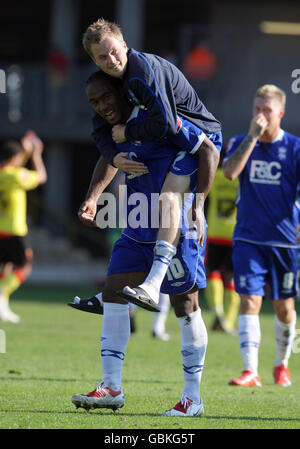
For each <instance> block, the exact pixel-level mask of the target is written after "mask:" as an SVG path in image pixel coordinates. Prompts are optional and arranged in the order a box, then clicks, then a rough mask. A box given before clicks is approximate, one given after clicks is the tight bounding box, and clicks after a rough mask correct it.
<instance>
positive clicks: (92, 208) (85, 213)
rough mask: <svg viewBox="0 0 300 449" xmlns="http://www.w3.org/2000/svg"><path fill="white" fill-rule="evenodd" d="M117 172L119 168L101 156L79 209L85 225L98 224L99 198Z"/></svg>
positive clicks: (92, 225)
mask: <svg viewBox="0 0 300 449" xmlns="http://www.w3.org/2000/svg"><path fill="white" fill-rule="evenodd" d="M117 172H118V169H117V168H116V167H113V166H112V165H110V164H108V163H107V162H106V160H105V159H104V158H103V157H102V156H100V158H99V159H98V161H97V164H96V166H95V168H94V171H93V175H92V179H91V182H90V185H89V189H88V191H87V194H86V198H85V201H84V202H83V203H82V204H81V206H80V208H79V211H78V217H79V219H80V220H81V221H82V223H84V224H85V225H87V226H91V227H96V226H97V223H96V221H95V216H96V212H97V201H98V198H99V196H100V195H101V194H102V193H103V191H104V190H105V189H106V187H107V186H108V185H109V184H110V182H111V181H112V180H113V178H114V177H115V175H116V174H117Z"/></svg>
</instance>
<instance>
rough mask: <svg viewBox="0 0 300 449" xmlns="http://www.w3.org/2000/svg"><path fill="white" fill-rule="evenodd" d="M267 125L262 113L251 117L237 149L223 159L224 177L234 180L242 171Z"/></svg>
mask: <svg viewBox="0 0 300 449" xmlns="http://www.w3.org/2000/svg"><path fill="white" fill-rule="evenodd" d="M267 125H268V122H267V120H266V118H265V116H264V115H263V114H258V115H257V116H255V117H253V119H252V120H251V122H250V128H249V133H248V134H247V136H246V137H245V138H244V139H243V140H242V142H241V143H240V144H239V146H238V147H237V149H236V150H235V151H234V152H233V153H232V154H231V155H230V156H229V157H228V158H227V157H225V159H224V161H223V164H222V169H223V171H224V175H225V176H226V178H228V179H230V180H234V179H235V178H237V177H238V176H239V174H240V173H241V172H242V171H243V169H244V168H245V165H246V164H247V161H248V159H249V157H250V155H251V153H252V151H253V148H254V147H255V145H256V142H257V140H258V139H259V137H260V136H261V135H262V134H263V133H264V131H265V129H266V127H267Z"/></svg>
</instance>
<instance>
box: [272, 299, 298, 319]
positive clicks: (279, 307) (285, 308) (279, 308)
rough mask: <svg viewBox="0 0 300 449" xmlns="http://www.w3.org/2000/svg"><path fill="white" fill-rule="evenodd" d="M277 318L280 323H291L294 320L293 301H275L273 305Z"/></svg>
mask: <svg viewBox="0 0 300 449" xmlns="http://www.w3.org/2000/svg"><path fill="white" fill-rule="evenodd" d="M274 307H275V312H276V315H277V318H278V319H279V321H281V322H282V323H291V322H292V321H293V319H294V310H295V307H294V301H293V299H292V298H291V300H277V301H275V303H274Z"/></svg>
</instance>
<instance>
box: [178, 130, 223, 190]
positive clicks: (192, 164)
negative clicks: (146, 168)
mask: <svg viewBox="0 0 300 449" xmlns="http://www.w3.org/2000/svg"><path fill="white" fill-rule="evenodd" d="M199 132H200V133H202V134H204V133H203V131H200V130H199ZM207 137H208V138H209V139H210V140H211V141H212V142H213V143H214V144H215V146H216V148H217V150H218V151H221V149H222V133H221V132H219V133H216V134H209V135H207ZM183 147H184V144H183ZM197 170H198V156H197V154H192V153H189V152H188V151H184V148H183V150H182V151H179V152H178V153H177V156H176V158H175V159H174V162H173V164H172V166H171V168H170V172H171V173H173V174H174V175H177V176H190V177H191V180H190V190H191V191H193V190H194V188H195V186H196V185H197Z"/></svg>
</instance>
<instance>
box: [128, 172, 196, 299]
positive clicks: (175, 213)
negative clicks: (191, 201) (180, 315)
mask: <svg viewBox="0 0 300 449" xmlns="http://www.w3.org/2000/svg"><path fill="white" fill-rule="evenodd" d="M189 186H190V176H177V175H174V174H173V173H168V175H167V177H166V180H165V183H164V186H163V188H162V191H161V194H160V197H161V198H162V209H161V214H160V215H161V227H160V229H159V232H158V238H157V241H156V244H155V247H154V257H153V264H152V267H151V269H150V272H149V274H148V276H147V277H146V279H145V281H144V282H143V283H142V284H141V285H139V286H138V288H139V289H142V290H141V291H142V292H143V291H144V292H145V294H146V295H147V296H148V297H149V298H151V299H152V301H153V302H154V303H156V304H158V301H159V292H160V287H161V284H162V282H163V279H164V277H165V275H166V272H167V270H168V268H169V265H170V262H171V260H172V258H173V256H174V255H175V254H176V246H177V244H178V241H179V237H180V230H181V224H182V218H181V217H182V205H183V195H184V193H187V192H188V191H189ZM162 217H164V218H162ZM164 223H165V225H164ZM135 291H136V289H134V288H133V289H130V288H126V290H125V291H124V293H127V294H129V295H132V294H133V295H134V294H135Z"/></svg>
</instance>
